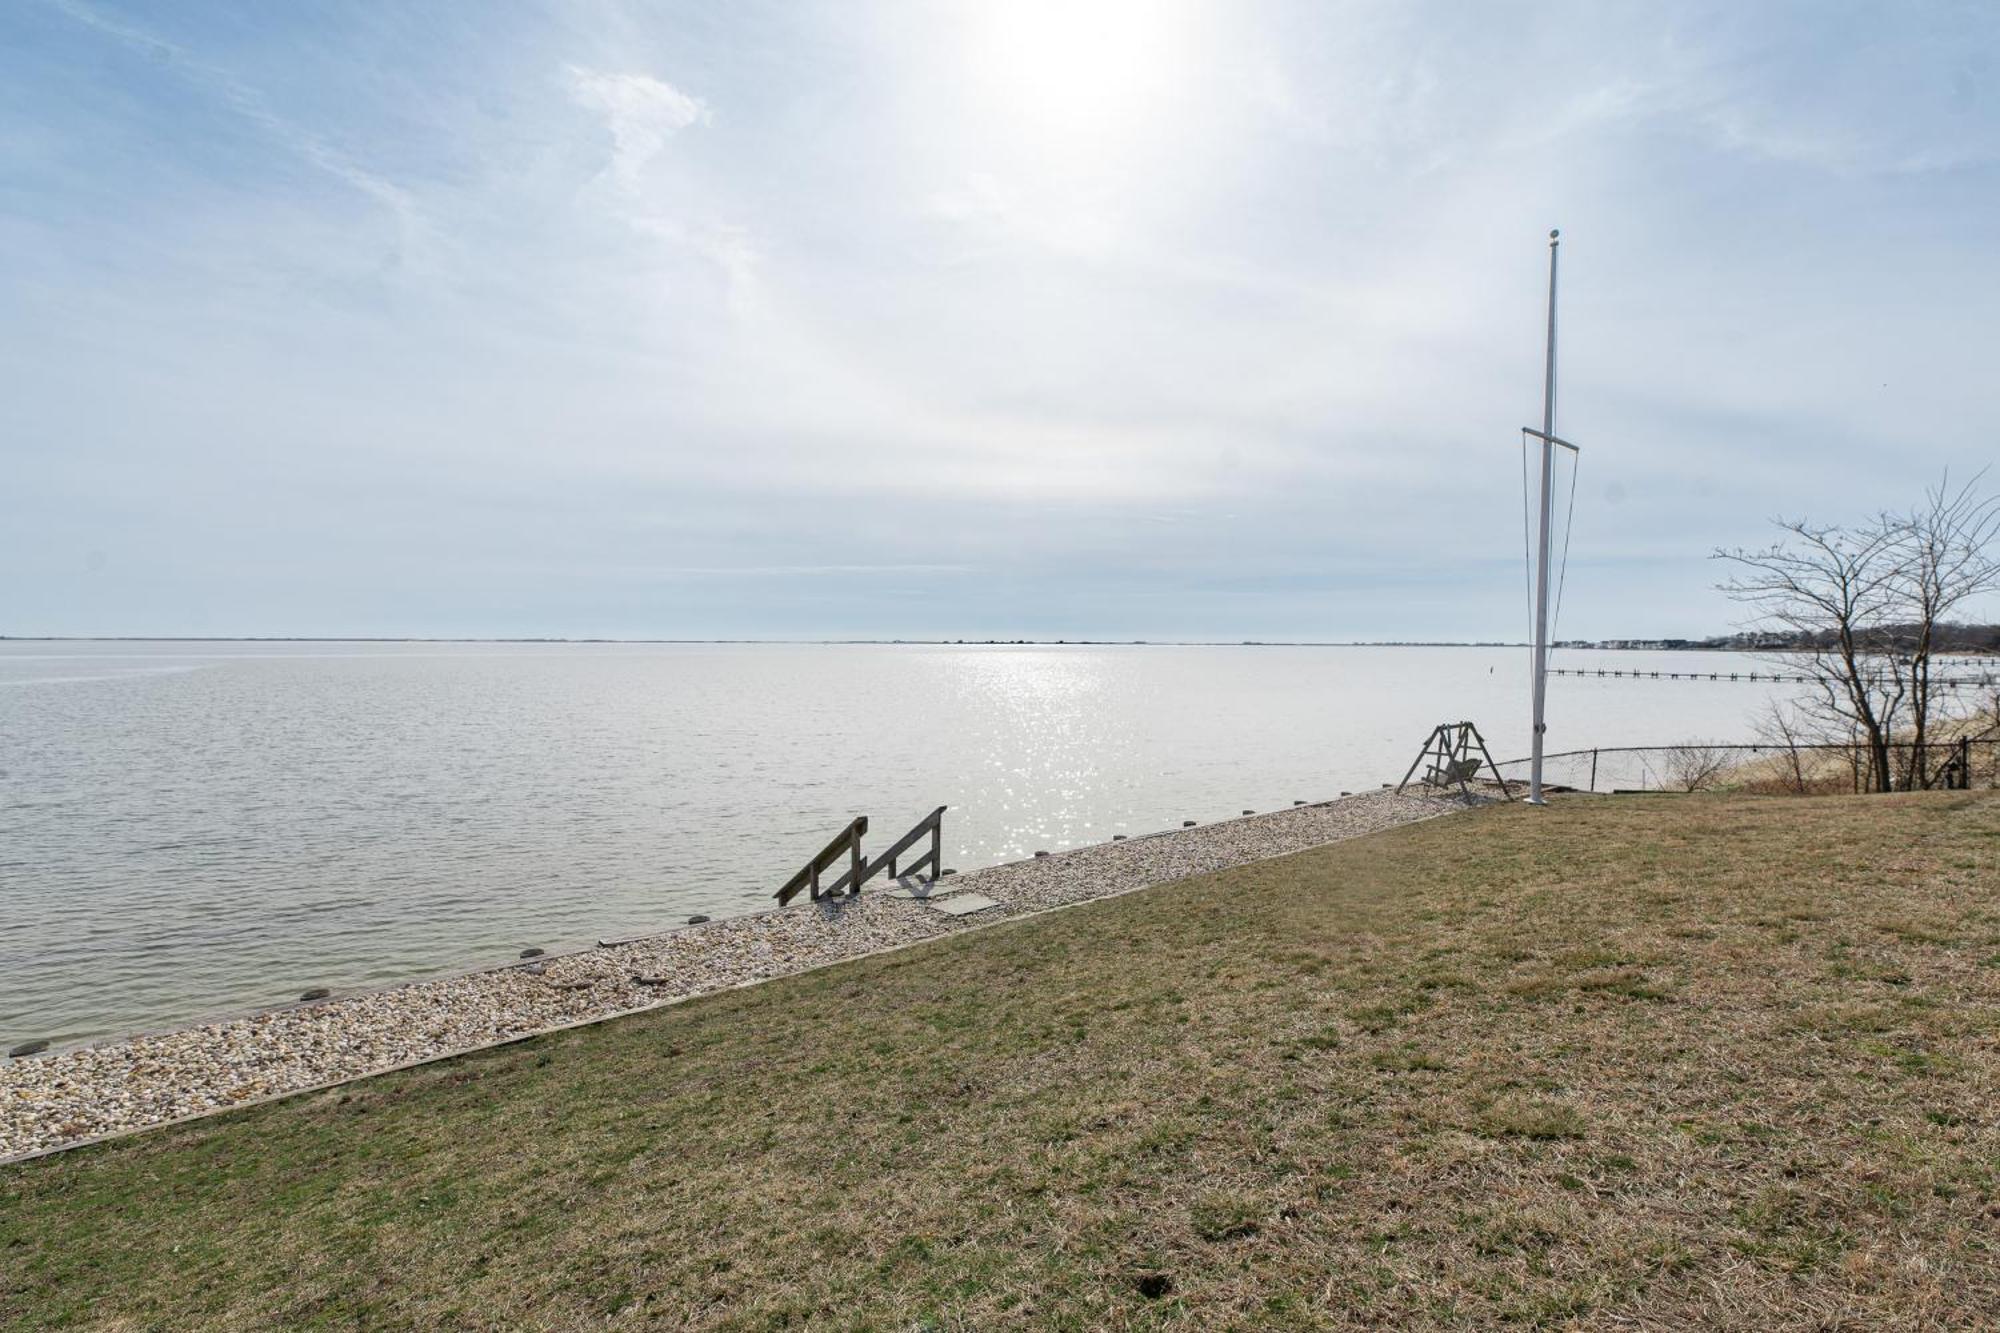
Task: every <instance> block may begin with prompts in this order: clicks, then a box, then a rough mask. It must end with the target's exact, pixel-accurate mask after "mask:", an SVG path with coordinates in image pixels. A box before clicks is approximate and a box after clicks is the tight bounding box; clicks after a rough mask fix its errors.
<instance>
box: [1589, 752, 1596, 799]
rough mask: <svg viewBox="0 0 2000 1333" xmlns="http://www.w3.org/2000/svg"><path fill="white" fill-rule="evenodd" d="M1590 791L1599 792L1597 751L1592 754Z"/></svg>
mask: <svg viewBox="0 0 2000 1333" xmlns="http://www.w3.org/2000/svg"><path fill="white" fill-rule="evenodd" d="M1590 789H1591V790H1592V791H1596V790H1597V751H1596V750H1594V749H1593V750H1592V751H1591V752H1590Z"/></svg>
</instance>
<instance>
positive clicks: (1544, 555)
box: [1528, 231, 1562, 805]
mask: <svg viewBox="0 0 2000 1333" xmlns="http://www.w3.org/2000/svg"><path fill="white" fill-rule="evenodd" d="M1561 244H1562V233H1561V232H1557V231H1552V232H1550V233H1549V352H1548V369H1547V373H1546V375H1545V377H1544V379H1543V382H1542V522H1541V544H1540V549H1539V553H1538V554H1537V556H1536V559H1535V681H1534V694H1535V733H1534V766H1533V768H1532V769H1531V770H1530V771H1529V776H1528V804H1529V805H1544V804H1546V803H1547V802H1546V801H1545V800H1544V798H1543V796H1542V739H1543V736H1544V734H1545V733H1546V732H1547V730H1548V724H1547V722H1546V721H1545V720H1544V718H1545V714H1546V705H1547V703H1548V694H1549V521H1550V510H1551V507H1552V504H1553V499H1554V490H1555V487H1554V480H1555V451H1556V446H1555V435H1556V250H1557V247H1558V246H1560V245H1561Z"/></svg>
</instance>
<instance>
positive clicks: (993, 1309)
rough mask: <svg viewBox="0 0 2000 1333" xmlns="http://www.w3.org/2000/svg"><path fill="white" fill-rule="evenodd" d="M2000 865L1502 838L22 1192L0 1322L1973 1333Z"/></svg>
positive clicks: (839, 973)
mask: <svg viewBox="0 0 2000 1333" xmlns="http://www.w3.org/2000/svg"><path fill="white" fill-rule="evenodd" d="M1996 883H2000V798H1996V797H1993V796H1990V795H1984V794H1980V795H1972V796H1967V795H1964V794H1959V793H1932V794H1916V795H1909V796H1900V795H1899V796H1871V797H1862V798H1826V799H1815V800H1790V799H1773V798H1745V797H1709V796H1689V797H1635V798H1615V799H1614V798H1603V799H1598V800H1595V801H1587V800H1586V801H1576V802H1571V803H1568V804H1565V803H1563V802H1560V801H1558V802H1557V803H1556V804H1554V805H1552V806H1551V807H1550V808H1549V809H1547V810H1542V811H1534V810H1527V809H1525V808H1523V807H1521V806H1518V805H1512V806H1495V807H1490V808H1487V809H1483V810H1478V811H1474V812H1471V813H1468V814H1465V815H1463V816H1456V817H1453V818H1450V819H1442V820H1435V821H1430V822H1426V823H1421V824H1417V825H1412V826H1408V827H1403V828H1397V829H1392V830H1388V831H1386V832H1383V833H1381V834H1378V835H1376V836H1373V837H1368V838H1362V839H1356V840H1352V841H1347V842H1343V843H1339V844H1336V845H1333V846H1329V847H1323V848H1319V849H1315V850H1311V851H1307V852H1304V853H1302V854H1300V855H1297V856H1292V857H1286V858H1283V859H1280V860H1274V861H1264V862H1259V863H1256V864H1253V865H1248V866H1243V867H1238V868H1235V869H1231V870H1228V871H1224V872H1222V873H1219V874H1214V875H1207V876H1201V877H1197V878H1195V879H1191V880H1187V881H1184V882H1181V883H1178V884H1172V885H1167V886H1164V887H1162V888H1158V889H1153V890H1150V891H1148V892H1145V893H1137V894H1131V895H1128V896H1126V897H1122V898H1118V899H1115V900H1111V901H1105V902H1095V903H1089V904H1086V905H1083V906H1080V907H1078V908H1076V909H1074V910H1070V911H1064V912H1060V913H1055V914H1051V915H1046V916H1040V917H1034V918H1029V919H1022V920H1015V921H1012V922H1008V923H1003V924H1002V925H1000V926H999V927H997V928H995V929H991V930H982V931H977V932H972V933H965V934H957V935H952V936H948V937H944V938H940V939H937V940H934V941H931V942H929V943H926V944H923V945H921V946H918V947H916V948H913V949H908V950H903V951H901V952H897V953H893V954H887V955H881V956H878V957H875V958H871V959H866V960H862V961H859V962H855V963H852V964H848V965H844V966H841V967H837V968H829V969H825V970H822V971H819V972H815V973H812V974H811V975H808V976H801V977H793V978H787V979H783V980H780V981H777V982H773V983H771V984H769V985H764V986H757V987H753V988H750V989H747V990H741V991H734V992H730V993H727V994H722V995H715V996H710V997H707V998H704V999H702V1000H699V1001H696V1002H694V1003H692V1004H688V1005H682V1006H676V1007H674V1008H671V1009H666V1010H660V1011H656V1012H653V1013H648V1014H642V1015H639V1016H637V1017H634V1018H631V1019H625V1020H620V1021H618V1022H614V1023H609V1024H602V1025H598V1026H594V1027H590V1028H586V1029H580V1030H577V1031H574V1032H569V1033H564V1034H560V1035H557V1036H552V1037H545V1038H540V1039H537V1040H535V1041H532V1042H528V1043H524V1044H522V1045H518V1046H510V1047H505V1048H501V1049H498V1050H492V1051H487V1052H483V1053H480V1054H477V1055H473V1056H470V1057H466V1058H463V1059H458V1060H453V1061H449V1062H445V1063H441V1064H436V1065H431V1066H427V1067H425V1068H422V1069H417V1070H411V1071H407V1072H403V1073H396V1074H390V1075H386V1076H384V1077H381V1078H377V1079H369V1080H365V1081H363V1082H360V1083H357V1084H353V1085H351V1086H349V1087H345V1088H341V1089H338V1090H335V1091H332V1092H327V1093H323V1094H317V1095H313V1096H308V1097H301V1098H294V1099H290V1100H287V1101H283V1102H277V1103H273V1104H270V1105H267V1106H264V1107H259V1108H257V1109H255V1110H251V1111H247V1112H242V1113H237V1114H233V1115H228V1116H223V1117H218V1118H214V1119H209V1120H203V1121H199V1122H195V1123H193V1124H190V1125H185V1126H180V1127H176V1128H171V1129H166V1130H161V1131H158V1132H155V1133H151V1134H146V1135H140V1136H136V1137H133V1138H128V1139H122V1140H119V1141H117V1142H114V1143H109V1144H103V1145H99V1146H95V1147H90V1148H85V1149H82V1150H79V1151H76V1152H71V1153H64V1154H60V1155H58V1156H55V1157H51V1158H47V1159H44V1160H41V1161H37V1162H29V1163H25V1164H22V1165H19V1166H15V1167H12V1168H9V1169H8V1174H7V1177H6V1179H5V1189H6V1197H7V1206H6V1207H4V1208H0V1324H4V1323H7V1322H9V1321H11V1322H12V1323H13V1324H15V1325H18V1326H22V1327H36V1328H41V1327H64V1326H77V1325H91V1326H96V1327H114V1328H131V1329H156V1328H157V1329H180V1328H190V1327H221V1328H241V1329H263V1328H277V1327H298V1326H325V1327H343V1328H345V1327H357V1326H360V1327H369V1328H421V1329H430V1328H467V1327H476V1328H509V1329H512V1328H539V1329H575V1328H584V1327H591V1328H605V1327H610V1328H623V1327H670V1328H722V1329H767V1328H771V1329H775V1328H794V1329H796V1328H838V1329H859V1328H881V1329H920V1328H935V1329H973V1328H977V1329H988V1328H1006V1327H1031V1328H1057V1329H1099V1328H1130V1329H1144V1328H1171V1329H1187V1330H1194V1329H1204V1330H1205V1329H1214V1328H1277V1329H1289V1328H1298V1329H1308V1328H1310V1329H1323V1328H1385V1327H1386V1328H1438V1327H1450V1328H1481V1329H1483V1328H1492V1327H1496V1326H1500V1325H1502V1324H1515V1325H1520V1326H1526V1327H1580V1328H1606V1329H1611V1328H1645V1329H1682V1328H1692V1327H1727V1328H1742V1329H1793V1328H1796V1329H1808V1328H1810V1329H1830V1328H1885V1327H1897V1328H1989V1327H1995V1326H1996V1325H2000V1254H1997V1253H1996V1244H2000V1181H1996V1171H1995V1163H1996V1162H2000V1121H1996V1118H1995V1116H1994V1114H1993V1107H1994V1106H1995V1105H1996V1104H2000V1095H1997V1094H2000V905H1996V903H1995V901H1994V897H1993V886H1994V885H1995V884H1996Z"/></svg>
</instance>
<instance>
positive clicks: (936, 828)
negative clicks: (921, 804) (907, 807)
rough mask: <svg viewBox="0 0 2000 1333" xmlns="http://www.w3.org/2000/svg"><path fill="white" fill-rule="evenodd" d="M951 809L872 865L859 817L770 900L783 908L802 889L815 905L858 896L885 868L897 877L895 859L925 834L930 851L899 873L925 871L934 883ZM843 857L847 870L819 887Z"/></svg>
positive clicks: (927, 820) (926, 820) (922, 822)
mask: <svg viewBox="0 0 2000 1333" xmlns="http://www.w3.org/2000/svg"><path fill="white" fill-rule="evenodd" d="M950 808H951V807H950V806H944V805H941V806H939V807H938V808H937V809H935V810H933V811H931V812H930V813H929V814H927V815H925V816H924V817H923V818H922V819H919V820H918V821H917V822H916V825H915V826H914V827H913V828H911V829H910V831H909V832H908V833H905V834H904V835H903V836H902V837H900V838H898V839H897V840H896V843H895V845H894V846H893V847H891V848H889V850H888V851H886V852H884V853H882V854H881V855H880V856H878V857H876V858H875V859H874V860H872V861H870V860H868V859H867V858H866V857H864V856H863V855H862V854H861V835H862V834H864V833H866V832H867V831H868V816H866V815H862V816H860V817H859V818H858V819H856V820H855V821H854V822H853V823H851V824H849V825H848V826H847V827H846V828H844V829H842V830H841V831H840V832H839V833H838V834H837V835H835V837H834V839H833V841H832V842H829V843H828V844H827V845H826V846H825V847H823V848H821V849H820V853H819V855H817V856H815V857H813V859H812V860H810V861H808V862H806V863H805V866H804V867H803V868H802V869H801V870H800V871H799V873H798V874H796V875H793V876H792V877H791V878H790V879H788V880H786V881H785V887H784V888H782V889H779V890H778V891H777V892H776V893H774V894H772V895H771V896H772V897H774V898H776V899H777V900H778V903H779V905H780V906H783V905H784V904H786V903H789V902H790V901H791V900H792V899H793V898H795V897H797V896H798V892H799V890H800V889H804V888H810V889H811V890H812V896H813V901H814V902H818V901H819V900H820V899H821V898H832V897H836V896H838V895H840V894H842V893H845V894H848V895H850V896H851V895H853V894H857V893H859V892H861V886H862V885H863V884H866V883H867V882H868V881H869V880H871V879H873V878H875V876H876V875H878V874H880V873H881V872H882V871H883V870H884V869H885V868H886V869H887V870H888V872H889V873H890V875H892V876H894V875H896V874H897V873H898V871H897V869H896V861H897V858H899V857H901V856H902V855H903V853H905V852H907V851H909V850H910V848H912V847H914V846H916V845H917V843H918V842H920V841H921V840H922V839H923V837H924V835H925V834H927V833H928V834H929V835H930V839H931V845H930V847H929V848H928V849H927V850H926V851H925V852H924V854H923V855H922V856H919V857H918V858H917V859H916V861H915V863H914V864H912V865H909V866H907V867H905V868H904V869H903V870H902V871H901V873H902V874H905V875H914V874H917V873H918V872H919V871H922V870H923V869H925V868H926V867H928V868H929V869H930V872H931V874H930V877H931V880H932V881H933V882H935V881H936V880H937V879H939V878H940V877H941V876H942V875H943V874H944V812H945V811H946V810H948V809H950ZM843 853H845V854H846V856H847V858H848V866H847V869H845V870H843V871H841V872H840V877H839V878H838V879H836V880H834V881H833V883H831V884H828V885H824V886H822V885H821V884H820V882H819V877H820V874H821V872H823V871H825V870H826V868H827V867H828V866H830V865H832V864H833V863H834V862H835V861H838V860H839V859H840V858H841V855H842V854H843Z"/></svg>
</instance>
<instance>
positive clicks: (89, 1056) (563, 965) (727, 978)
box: [0, 791, 1468, 1161]
mask: <svg viewBox="0 0 2000 1333" xmlns="http://www.w3.org/2000/svg"><path fill="white" fill-rule="evenodd" d="M1467 803H1468V802H1467V801H1466V800H1464V799H1463V798H1459V797H1455V796H1454V797H1445V796H1438V795H1419V794H1414V793H1411V794H1404V795H1396V794H1394V793H1391V792H1388V791H1381V792H1371V793H1367V794H1364V795H1361V796H1354V797H1348V798H1345V799H1342V800H1338V801H1329V802H1326V803H1323V804H1319V805H1304V806H1296V807H1293V808H1292V809H1289V810H1280V811H1275V812H1273V813H1271V814H1266V815H1256V816H1250V817H1246V818H1242V819H1232V820H1228V821H1226V822H1223V823H1217V824H1207V825H1202V826H1198V827H1195V828H1184V829H1176V830H1174V831H1172V832H1169V833H1162V834H1155V835H1151V836H1147V837H1141V838H1132V839H1129V840H1126V841H1120V842H1108V843H1100V844H1097V845H1095V846H1090V847H1081V848H1078V849H1076V850H1074V851H1069V852H1061V853H1057V854H1055V855H1052V856H1046V857H1037V858H1035V859H1033V860H1027V861H1015V862H1011V863H1009V864H1006V865H999V866H993V867H990V868H988V869H984V870H977V871H973V872H970V873H967V874H962V875H954V876H951V877H949V878H947V879H945V880H944V881H942V882H941V884H940V885H939V889H940V890H941V891H949V892H954V893H955V892H971V891H976V892H978V893H982V894H985V895H986V896H987V897H990V898H992V899H994V900H995V901H996V902H997V903H998V904H999V905H998V906H997V907H994V908H990V909H988V910H985V911H981V912H976V913H973V914H971V915H968V916H961V917H953V916H948V915H946V914H945V913H943V912H941V911H937V910H934V909H933V908H931V907H930V906H928V905H926V904H925V903H923V902H921V901H913V900H911V899H907V898H897V897H891V896H890V895H889V894H887V893H885V892H882V891H880V889H881V887H887V886H881V885H879V883H878V884H871V885H870V886H868V888H867V889H865V890H864V891H863V892H862V894H861V895H860V896H859V897H856V898H846V899H840V900H833V901H824V902H820V903H808V902H805V901H803V900H801V901H800V902H798V903H795V904H794V905H793V906H791V907H787V908H784V909H781V910H777V911H770V912H761V913H757V914H755V915H750V916H739V917H726V918H723V919H720V920H716V921H710V922H706V923H704V924H701V925H696V926H688V927H685V928H683V929H680V930H675V931H672V932H670V933H667V934H664V935H656V936H651V937H648V938H645V939H640V940H633V941H628V942H625V943H620V944H614V945H609V946H606V947H601V948H598V949H593V950H589V951H586V952H583V953H574V954H566V955H562V956H553V957H547V958H537V959H533V960H530V961H527V962H522V963H517V964H514V965H512V966H507V967H500V968H495V969H493V970H491V971H484V972H474V973H469V974H466V975H461V976H453V977H446V978H441V979H437V980H432V981H420V982H413V983H411V984H408V985H402V986H395V987H391V988H389V989H385V990H377V991H370V992H367V993H363V994H357V995H347V996H340V995H336V996H333V997H331V998H328V999H324V1000H319V1001H315V1002H313V1003H310V1004H303V1005H295V1006H290V1007H286V1008H281V1009H271V1010H266V1011H263V1012H260V1013H255V1014H250V1015H247V1016H244V1017H241V1018H234V1019H229V1020H227V1021H224V1022H218V1023H209V1024H204V1025H201V1026H198V1027H190V1028H185V1029H182V1030H179V1031H176V1032H168V1033H161V1034H157V1035H150V1036H141V1037H132V1038H128V1039H125V1040H122V1041H114V1042H108V1043H105V1044H102V1045H97V1046H87V1047H81V1048H78V1049H75V1050H69V1051H59V1052H56V1053H53V1054H49V1055H41V1056H35V1057H30V1058H25V1059H18V1060H10V1061H8V1062H6V1064H5V1065H0V1161H4V1160H7V1159H9V1158H14V1157H20V1156H23V1155H28V1154H33V1153H38V1152H43V1151H46V1150H49V1149H52V1148H59V1147H62V1146H64V1145H67V1144H73V1143H78V1142H81V1141H84V1140H87V1139H93V1138H98V1137H101V1136H103V1135H107V1134H114V1133H118V1132H121V1131H126V1130H132V1129H139V1128H143V1127H145V1126H149V1125H158V1124H162V1123H165V1122H167V1121H170V1120H178V1119H182V1118H184V1117H187V1116H192V1115H200V1114H204V1113H207V1112H211V1111H217V1110H223V1109H226V1108H228V1107H232V1106H238V1105H242V1104H244V1103H246V1102H251V1101H257V1100H262V1099H265V1098H269V1097H272V1096H276V1095H280V1094H283V1093H287V1092H296V1091H299V1090H302V1089H306V1088H313V1087H321V1086H324V1085H327V1084H330V1083H336V1082H341V1081H344V1080H347V1079H352V1078H359V1077H361V1076H363V1075H366V1074H371V1073H377V1072H380V1071H382V1070H385V1069H390V1068H393V1067H396V1066H400V1065H407V1064H411V1063H415V1062H419V1061H423V1060H428V1059H434V1058H437V1057H439V1056H443V1055H449V1054H456V1053H461V1052H465V1051H470V1050H476V1049H478V1048H480V1047H483V1046H491V1045H493V1044H495V1043H497V1042H502V1041H508V1040H511V1039H514V1038H518V1037H522V1036H527V1035H530V1034H532V1033H535V1032H541V1031H546V1030H549V1029H551V1028H557V1027H563V1026H566V1025H571V1024H575V1023H579V1022H586V1021H589V1020H591V1019H596V1018H606V1017H610V1016H612V1015H615V1014H621V1013H628V1012H631V1011H633V1010H637V1009H644V1008H650V1007H653V1006H656V1005H660V1004H664V1003H669V1002H672V1001H675V1000H683V999H687V998H689V997H692V996H697V995H705V994H709V993H711V992H714V991H719V990H726V989H728V988H730V987H733V986H738V985H743V984H745V983H749V982H755V981H765V980H769V979H771V978H773V977H781V976H787V975H790V974H792V973H796V972H803V971H806V970H807V969H810V968H814V967H820V966H823V965H825V964H827V963H833V962H839V961H841V960H843V959H849V958H856V957H860V956H862V955H864V954H869V953H874V952H877V951H878V950H882V949H886V948H890V947H893V946H896V945H901V944H908V943H912V942H914V941H917V940H922V939H927V938H930V937H932V936H937V935H947V934H951V933H954V932H957V931H962V930H971V929H976V928H978V927H980V926H985V925H991V924H993V923H995V922H997V921H1004V920H1008V919H1010V918H1014V917H1019V916H1023V915H1026V914H1029V913H1033V912H1039V911H1045V910H1047V909H1049V908H1053V907H1062V906H1065V905H1067V904H1070V903H1076V902H1083V901H1085V900H1087V899H1091V898H1103V897H1108V896H1111V895H1113V894H1117V893H1123V892H1127V891H1130V890H1132V889H1138V888H1144V887H1146V886H1148V885H1153V884H1162V883H1166V882H1168V881H1170V880H1176V879H1181V878H1184V877H1186V876H1189V875H1197V874H1202V873H1205V872H1208V871H1213V870H1223V869H1227V868H1228V867H1231V866H1238V865H1244V864H1247V863H1249V862H1252V861H1260V860H1264V859H1266V858H1269V857H1273V856H1283V855H1286V854H1288V853H1291V852H1297V851H1303V850H1305V849H1306V848H1309V847H1316V846H1319V845H1321V844H1324V843H1329V842H1338V841H1340V840H1341V839H1343V838H1352V837H1358V836H1360V835H1361V834H1364V833H1373V832H1376V831H1378V830H1381V829H1385V828H1390V827H1393V826H1395V825H1399V824H1408V823H1412V822H1415V821H1416V820H1420V819H1427V818H1430V817H1431V816H1433V815H1440V814H1444V813H1447V812H1449V811H1452V810H1457V809H1461V808H1463V807H1464V806H1465V805H1466V804H1467Z"/></svg>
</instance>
